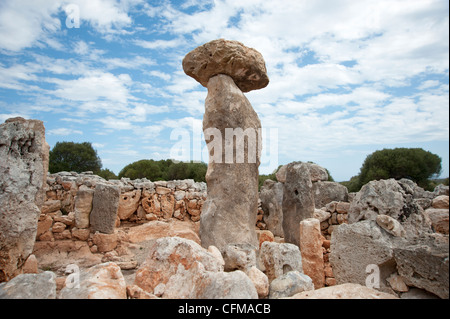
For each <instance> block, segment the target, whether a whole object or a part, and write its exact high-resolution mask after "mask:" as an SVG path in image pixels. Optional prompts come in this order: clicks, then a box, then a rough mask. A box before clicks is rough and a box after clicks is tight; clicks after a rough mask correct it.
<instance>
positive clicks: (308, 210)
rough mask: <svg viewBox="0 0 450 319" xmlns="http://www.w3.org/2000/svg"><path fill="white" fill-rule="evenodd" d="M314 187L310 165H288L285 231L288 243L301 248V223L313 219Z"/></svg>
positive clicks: (284, 192) (284, 201) (285, 190)
mask: <svg viewBox="0 0 450 319" xmlns="http://www.w3.org/2000/svg"><path fill="white" fill-rule="evenodd" d="M312 187H313V184H312V182H311V174H310V171H309V165H308V163H302V162H293V163H290V164H288V165H287V167H286V181H285V182H284V184H283V231H284V238H285V241H286V242H288V243H292V244H295V245H297V246H300V233H299V231H298V230H299V226H300V222H301V221H302V220H304V219H307V218H312V217H313V214H314V194H313V192H312Z"/></svg>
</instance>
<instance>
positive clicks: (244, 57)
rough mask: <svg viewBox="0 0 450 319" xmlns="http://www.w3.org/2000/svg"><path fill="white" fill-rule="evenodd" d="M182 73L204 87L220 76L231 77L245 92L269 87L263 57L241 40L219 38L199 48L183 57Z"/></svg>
mask: <svg viewBox="0 0 450 319" xmlns="http://www.w3.org/2000/svg"><path fill="white" fill-rule="evenodd" d="M183 70H184V72H185V73H186V74H187V75H189V76H191V77H193V78H194V79H195V80H197V81H198V82H199V83H200V84H201V85H203V86H204V87H207V86H208V81H209V79H210V78H211V77H213V76H215V75H217V74H226V75H228V76H230V77H232V78H233V81H234V82H235V83H236V85H237V86H238V88H239V89H240V90H241V91H242V92H248V91H251V90H257V89H261V88H264V87H266V86H267V84H269V77H268V76H267V70H266V65H265V62H264V59H263V57H262V55H261V54H260V53H259V52H258V51H256V50H255V49H252V48H248V47H246V46H245V45H243V44H242V43H240V42H238V41H229V40H224V39H218V40H213V41H211V42H208V43H205V44H204V45H202V46H199V47H198V48H196V49H194V50H193V51H191V52H189V53H188V54H187V55H186V56H185V57H184V59H183Z"/></svg>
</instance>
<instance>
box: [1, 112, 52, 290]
mask: <svg viewBox="0 0 450 319" xmlns="http://www.w3.org/2000/svg"><path fill="white" fill-rule="evenodd" d="M49 149H50V147H49V145H48V144H47V142H46V141H45V128H44V124H43V123H42V121H38V120H25V119H23V118H20V117H18V118H12V119H8V120H6V122H5V123H4V124H1V125H0V282H2V281H9V280H10V279H12V278H13V277H15V276H17V275H19V274H20V273H21V268H22V266H23V264H24V263H25V261H26V259H27V258H28V256H29V255H30V254H31V252H32V251H33V246H34V242H35V239H36V232H37V223H38V218H39V215H40V213H41V206H42V204H43V203H44V197H45V193H44V185H45V183H46V180H47V171H48V157H49Z"/></svg>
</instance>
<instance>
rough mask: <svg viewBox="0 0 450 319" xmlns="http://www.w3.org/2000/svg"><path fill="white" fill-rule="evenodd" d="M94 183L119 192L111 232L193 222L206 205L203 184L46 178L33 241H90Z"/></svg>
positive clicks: (67, 176) (89, 176) (86, 174)
mask: <svg viewBox="0 0 450 319" xmlns="http://www.w3.org/2000/svg"><path fill="white" fill-rule="evenodd" d="M99 183H100V184H106V185H113V186H117V187H119V189H120V197H119V198H118V202H119V205H118V212H117V215H116V216H117V217H116V219H115V226H116V227H120V225H121V224H136V225H138V224H143V223H145V222H147V221H152V220H167V219H171V218H176V219H178V220H191V221H194V222H196V221H198V220H199V219H200V212H201V209H202V205H203V203H204V201H205V199H206V184H205V183H202V182H200V183H197V182H194V181H193V180H176V181H156V182H151V181H149V180H147V179H145V178H144V179H136V180H130V179H128V178H122V179H121V180H110V181H106V180H104V179H103V178H101V177H99V176H96V175H93V174H92V172H84V173H80V174H78V173H75V172H59V173H56V174H49V175H48V177H47V184H46V186H45V192H46V198H45V202H44V205H43V206H42V209H41V215H40V217H39V221H38V231H37V235H36V240H37V241H55V240H68V239H73V240H81V241H89V240H90V238H91V236H90V233H91V232H94V230H93V229H92V225H91V224H92V223H90V222H89V220H90V219H89V214H90V212H91V211H92V208H93V207H92V206H93V205H92V202H93V197H94V193H95V189H96V185H97V184H99ZM91 221H92V220H91ZM113 222H114V221H113Z"/></svg>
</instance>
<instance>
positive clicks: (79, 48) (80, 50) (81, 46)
mask: <svg viewBox="0 0 450 319" xmlns="http://www.w3.org/2000/svg"><path fill="white" fill-rule="evenodd" d="M73 50H74V52H75V53H76V54H80V55H86V54H88V53H89V45H88V44H87V43H86V42H85V41H83V40H80V41H78V42H76V43H75V44H74V48H73Z"/></svg>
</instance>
